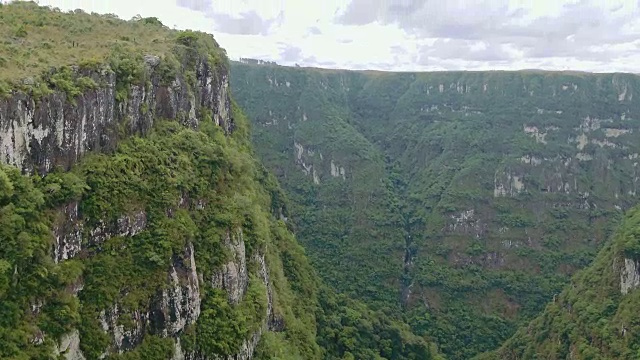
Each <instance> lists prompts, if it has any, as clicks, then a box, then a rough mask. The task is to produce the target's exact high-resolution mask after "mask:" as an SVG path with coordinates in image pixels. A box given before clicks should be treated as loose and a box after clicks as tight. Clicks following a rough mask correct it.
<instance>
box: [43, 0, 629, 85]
mask: <svg viewBox="0 0 640 360" xmlns="http://www.w3.org/2000/svg"><path fill="white" fill-rule="evenodd" d="M39 2H40V4H41V5H52V6H54V7H59V8H61V9H64V10H69V9H76V8H82V9H84V10H86V11H95V12H101V13H105V12H108V13H115V14H117V15H119V16H120V17H121V18H125V19H129V18H131V17H133V16H135V15H136V14H140V15H142V16H145V17H146V16H156V17H158V18H159V19H161V20H162V22H163V23H164V24H165V25H167V26H169V27H176V28H179V29H187V28H190V29H195V30H201V31H206V32H210V33H213V34H214V36H215V37H216V39H217V40H218V42H219V43H220V44H221V45H222V46H223V47H224V48H226V49H227V53H228V54H229V56H230V57H231V58H233V59H237V58H239V57H250V58H256V59H263V60H269V61H276V62H278V63H279V64H283V65H293V64H296V63H297V64H300V65H301V66H318V67H331V68H349V69H378V70H398V71H400V70H484V69H531V68H542V69H550V70H551V69H555V70H567V69H571V70H584V71H596V72H613V71H623V72H637V73H640V0H629V1H624V0H620V1H617V0H582V1H577V0H529V1H524V0H520V1H518V0H501V1H500V0H320V1H319V0H74V1H72V0H40V1H39Z"/></svg>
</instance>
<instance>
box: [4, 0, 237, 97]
mask: <svg viewBox="0 0 640 360" xmlns="http://www.w3.org/2000/svg"><path fill="white" fill-rule="evenodd" d="M0 37H1V38H2V39H4V40H2V41H1V42H0V95H7V94H9V92H10V91H11V90H12V89H17V90H22V91H26V92H29V93H31V94H32V95H33V96H34V97H35V98H36V99H38V98H40V97H42V96H44V95H48V94H50V93H51V89H57V90H61V91H63V92H65V93H66V94H67V96H68V97H69V98H71V99H73V98H74V97H76V96H77V95H79V94H81V93H82V92H83V91H85V90H87V89H93V88H96V87H97V86H98V85H99V84H96V81H95V79H93V78H91V77H89V76H87V75H91V72H95V71H99V70H102V69H103V66H104V65H108V66H109V68H110V69H111V70H112V71H114V72H115V73H116V78H117V80H118V84H117V99H118V100H119V101H122V100H124V99H125V98H126V95H127V93H126V91H127V89H128V86H127V85H129V84H139V83H142V80H143V70H144V63H143V62H142V58H143V56H145V55H155V56H158V57H159V58H160V59H161V60H162V61H161V63H160V64H159V68H160V70H161V71H160V74H162V76H161V78H162V80H163V81H171V80H173V78H175V74H176V71H177V70H178V69H179V68H180V62H182V63H183V64H184V65H185V67H187V68H189V67H192V65H193V64H192V63H190V61H189V59H193V55H197V54H207V55H208V56H209V60H210V63H211V64H212V65H217V66H226V55H225V52H224V50H223V49H221V48H220V47H219V46H218V44H217V43H216V42H215V40H214V39H213V37H212V36H211V35H208V34H203V33H199V32H193V31H174V30H171V29H169V28H167V27H166V26H164V25H162V23H160V22H159V21H158V19H156V18H142V17H140V16H136V17H134V18H133V19H131V20H128V21H125V20H121V19H118V17H117V16H115V15H113V14H106V15H100V14H87V13H85V12H83V11H82V10H79V9H78V10H75V11H73V12H69V13H65V12H62V11H60V10H59V9H51V8H50V7H45V6H38V5H37V4H36V3H34V2H32V1H14V2H12V3H10V4H8V5H5V6H3V7H1V8H0ZM72 67H73V69H72ZM78 71H79V72H80V73H81V74H80V75H78V74H77V72H78ZM83 73H84V75H82V74H83ZM172 76H173V77H172Z"/></svg>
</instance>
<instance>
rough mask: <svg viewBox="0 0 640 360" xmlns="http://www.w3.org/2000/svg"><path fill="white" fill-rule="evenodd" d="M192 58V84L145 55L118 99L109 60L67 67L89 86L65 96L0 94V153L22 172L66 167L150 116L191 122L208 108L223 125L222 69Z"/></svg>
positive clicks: (226, 117)
mask: <svg viewBox="0 0 640 360" xmlns="http://www.w3.org/2000/svg"><path fill="white" fill-rule="evenodd" d="M197 61H198V62H197V64H196V65H195V74H196V82H195V84H194V86H193V87H192V85H190V84H188V83H187V80H186V79H185V76H184V74H177V75H176V76H175V78H171V79H166V77H164V78H163V76H164V75H163V74H160V73H159V71H158V70H157V69H158V67H159V66H160V64H161V59H160V58H159V57H158V56H155V55H147V56H145V57H144V70H143V74H144V75H143V77H144V78H143V79H140V80H141V81H138V82H137V83H134V84H126V87H127V88H126V89H125V91H126V94H127V97H126V98H125V99H123V101H118V100H117V99H116V88H117V86H118V83H119V82H122V79H119V78H118V77H117V76H116V73H115V72H114V70H113V69H111V68H110V67H109V66H103V67H101V68H100V69H98V70H91V69H81V68H79V67H75V68H73V70H72V71H73V72H72V75H71V79H70V80H71V81H77V80H78V79H91V81H92V82H93V83H94V84H96V86H95V88H93V89H88V90H86V91H83V92H82V93H81V94H79V95H77V96H75V97H72V98H70V97H69V96H68V94H67V93H65V92H64V91H53V92H51V93H50V94H48V95H45V96H42V97H38V98H35V97H34V96H33V95H30V94H25V93H22V92H19V93H14V94H12V95H10V96H8V97H5V98H3V99H2V100H0V109H1V110H2V112H1V113H0V139H1V140H2V147H1V148H0V157H1V158H2V161H3V162H4V163H6V164H10V165H13V166H17V167H18V168H20V169H22V170H23V171H25V172H28V173H33V172H34V171H37V172H38V173H39V174H46V173H48V172H49V171H51V170H52V169H54V168H56V167H62V168H64V169H65V170H69V169H70V168H71V166H72V165H73V164H75V163H76V162H78V160H79V159H80V158H81V157H82V156H83V155H84V154H85V153H88V152H91V151H96V152H111V151H113V150H115V147H116V145H117V144H118V141H119V140H122V138H123V137H125V136H130V135H139V136H142V135H145V134H146V133H148V132H149V130H150V129H151V128H152V127H153V123H154V120H155V119H159V118H160V119H176V120H177V121H180V122H181V123H184V124H188V125H189V126H191V127H193V128H197V126H198V122H199V119H198V115H201V114H198V113H197V111H202V110H207V111H209V112H211V113H212V114H214V118H215V122H216V124H218V125H219V126H221V127H222V128H223V129H225V131H226V132H227V133H229V132H230V131H231V130H232V129H233V121H232V119H231V116H230V114H231V104H230V100H229V91H228V88H229V78H228V73H227V71H226V70H225V69H224V67H215V66H214V64H211V63H209V61H208V60H207V59H206V58H205V57H202V58H199V59H197ZM53 71H54V72H55V71H56V70H55V69H54V70H53Z"/></svg>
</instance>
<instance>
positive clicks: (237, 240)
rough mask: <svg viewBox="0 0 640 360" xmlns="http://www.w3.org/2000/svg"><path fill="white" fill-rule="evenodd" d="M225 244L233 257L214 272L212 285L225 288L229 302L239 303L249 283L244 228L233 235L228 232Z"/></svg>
mask: <svg viewBox="0 0 640 360" xmlns="http://www.w3.org/2000/svg"><path fill="white" fill-rule="evenodd" d="M224 245H225V246H226V247H227V249H229V250H230V254H231V257H230V260H229V262H227V263H226V264H224V265H222V269H221V270H220V271H217V272H215V273H214V274H213V276H212V278H211V285H212V286H213V287H214V288H219V289H225V290H226V291H227V292H228V293H229V302H230V303H231V304H237V303H239V302H240V300H242V298H243V297H244V294H245V292H246V290H247V284H248V283H249V276H248V272H247V260H246V251H245V246H244V238H243V236H242V230H238V232H236V233H235V234H233V235H231V234H229V233H227V236H226V237H225V241H224Z"/></svg>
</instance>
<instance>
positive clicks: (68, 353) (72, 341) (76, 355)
mask: <svg viewBox="0 0 640 360" xmlns="http://www.w3.org/2000/svg"><path fill="white" fill-rule="evenodd" d="M60 354H64V355H63V356H64V359H65V360H85V359H86V358H85V357H84V355H83V354H82V351H81V350H80V333H79V332H78V330H73V331H72V332H70V333H68V334H65V335H63V336H62V338H61V339H60V344H59V346H56V347H55V348H54V352H53V355H54V357H57V356H59V355H60Z"/></svg>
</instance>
